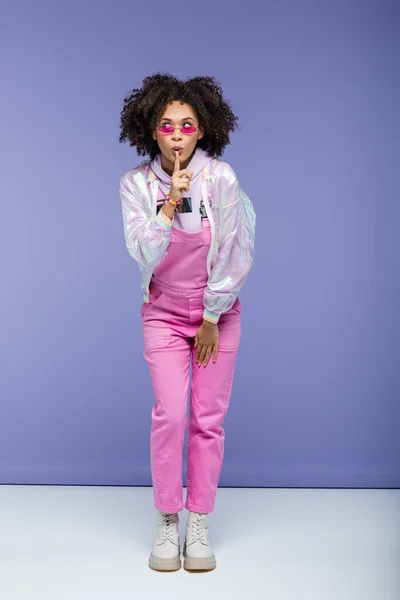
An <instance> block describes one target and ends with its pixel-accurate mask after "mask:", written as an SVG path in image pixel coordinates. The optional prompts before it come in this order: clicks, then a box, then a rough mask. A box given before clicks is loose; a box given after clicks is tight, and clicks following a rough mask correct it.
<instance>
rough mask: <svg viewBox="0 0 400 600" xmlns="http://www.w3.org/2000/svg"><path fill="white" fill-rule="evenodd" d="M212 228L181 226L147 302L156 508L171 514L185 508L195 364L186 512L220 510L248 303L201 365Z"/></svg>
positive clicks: (226, 322)
mask: <svg viewBox="0 0 400 600" xmlns="http://www.w3.org/2000/svg"><path fill="white" fill-rule="evenodd" d="M210 243H211V230H210V225H209V221H208V219H207V218H203V219H202V230H201V231H198V232H188V231H184V230H182V229H180V228H178V227H176V226H175V224H174V225H173V227H172V230H171V242H170V244H169V246H168V250H167V254H166V255H165V257H164V259H163V261H162V263H161V264H160V265H159V266H158V267H157V268H156V269H155V271H154V274H153V278H152V280H151V283H150V289H149V292H150V294H149V303H143V305H142V307H141V316H142V324H143V335H144V352H143V355H144V357H145V360H146V362H147V364H148V366H149V369H150V376H151V380H152V387H153V391H154V397H155V404H154V407H153V410H152V423H151V431H150V455H151V474H152V482H153V491H154V504H155V508H156V509H158V510H160V511H163V512H169V513H177V512H179V511H181V510H182V509H183V506H184V505H183V484H182V452H183V446H184V435H185V430H186V425H187V398H188V388H189V366H190V362H191V363H192V385H191V390H190V419H189V426H188V447H187V452H188V454H187V482H186V484H187V496H186V504H185V507H186V508H187V509H188V510H191V511H194V512H202V513H210V512H212V511H213V510H214V503H215V496H216V492H217V487H218V481H219V477H220V473H221V469H222V462H223V454H224V440H225V431H224V429H223V427H222V423H223V420H224V418H225V415H226V412H227V410H228V405H229V400H230V396H231V390H232V381H233V374H234V367H235V360H236V355H237V351H238V348H239V343H240V333H241V322H240V312H241V304H240V300H239V298H237V299H236V301H235V304H234V305H233V307H232V308H231V309H230V310H229V311H228V312H226V313H223V314H222V315H221V317H220V319H219V322H218V329H219V349H218V356H217V360H216V362H215V363H214V362H213V360H212V358H213V355H211V357H210V359H209V362H208V364H207V366H206V367H204V365H202V366H200V367H199V366H198V364H197V363H196V352H197V348H195V347H194V337H195V334H196V331H197V329H198V328H199V327H200V326H201V325H202V323H203V310H204V306H203V291H204V288H205V286H206V285H207V279H208V275H207V266H206V261H207V253H208V250H209V247H210Z"/></svg>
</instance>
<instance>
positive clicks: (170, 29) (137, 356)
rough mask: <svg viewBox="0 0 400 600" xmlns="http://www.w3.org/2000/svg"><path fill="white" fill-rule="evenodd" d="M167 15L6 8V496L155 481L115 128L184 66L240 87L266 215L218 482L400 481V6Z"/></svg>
mask: <svg viewBox="0 0 400 600" xmlns="http://www.w3.org/2000/svg"><path fill="white" fill-rule="evenodd" d="M146 6H147V5H145V3H138V2H127V1H119V2H112V3H111V2H109V3H101V2H92V3H88V2H82V1H80V2H79V3H78V2H77V1H75V2H68V3H59V2H56V3H54V2H35V3H30V2H15V1H14V2H12V3H11V2H8V3H6V4H3V5H2V24H1V35H0V45H1V46H0V49H1V65H2V94H1V100H0V102H1V104H0V118H1V158H2V169H1V181H0V186H1V187H0V192H1V219H0V227H1V230H0V233H1V235H0V240H1V276H2V294H1V306H0V309H1V310H0V318H1V323H0V326H1V329H0V331H1V335H0V340H1V355H0V365H1V367H0V368H1V371H0V378H1V387H0V395H1V414H0V482H1V483H8V484H9V483H25V484H26V483H35V484H45V483H49V484H108V485H113V484H122V485H129V484H134V485H141V484H143V485H150V484H151V478H150V465H149V431H150V412H151V407H152V404H153V395H152V388H151V381H150V376H149V374H148V371H147V365H146V363H145V361H144V358H143V356H142V350H143V342H142V329H141V321H140V313H139V310H140V305H141V302H142V295H141V291H140V272H139V269H138V268H137V265H136V263H135V262H134V260H133V259H132V258H131V257H130V256H129V254H128V251H127V249H126V247H125V239H124V236H123V223H122V212H121V205H120V199H119V195H118V185H119V178H120V177H121V176H122V175H123V174H124V173H125V172H126V171H127V170H128V169H130V168H131V167H134V166H136V165H137V164H138V163H139V162H140V161H141V160H142V157H139V156H138V155H137V154H136V150H135V149H134V148H131V147H130V146H129V145H128V144H119V143H118V136H119V115H120V111H121V109H122V101H123V98H124V96H125V95H126V94H128V93H129V92H130V90H131V89H132V88H135V87H141V82H142V79H143V78H144V77H145V76H147V75H152V74H154V73H155V72H157V71H163V72H171V73H173V74H175V75H176V76H178V77H180V78H183V79H186V78H187V77H191V76H196V75H213V76H215V77H216V78H217V80H218V81H219V82H220V83H221V85H222V87H223V89H224V94H225V96H226V98H227V99H228V100H229V101H230V102H231V103H232V107H233V110H234V112H235V114H237V115H238V116H239V122H240V129H239V130H237V131H236V132H235V133H234V134H233V135H232V138H231V141H232V144H231V146H230V147H229V148H228V149H227V150H226V152H225V154H224V155H223V157H222V159H223V160H226V161H227V162H229V163H230V164H231V165H232V167H233V168H234V170H235V171H236V173H237V175H238V177H239V180H240V184H241V187H242V188H243V189H244V190H245V192H246V193H247V194H248V195H249V197H250V198H251V199H252V201H253V203H254V206H255V209H256V213H257V232H256V252H255V260H254V263H253V268H252V270H251V273H250V275H249V277H248V280H247V282H246V285H245V287H244V288H243V290H242V292H241V294H240V298H241V300H242V304H243V312H242V317H243V332H242V343H241V346H240V350H239V355H238V361H237V366H236V371H235V379H234V387H233V392H232V397H231V405H230V408H229V410H228V414H227V417H226V420H225V427H226V446H225V461H224V467H223V470H222V474H221V479H220V485H221V486H223V485H251V486H282V487H284V486H285V487H289V486H297V487H301V486H309V487H313V486H315V487H318V486H327V487H347V486H348V487H369V486H371V487H399V486H400V436H399V425H400V419H399V415H400V408H399V398H400V372H399V371H400V369H399V367H400V351H399V340H400V336H399V333H400V331H399V330H400V318H399V317H400V310H399V306H400V277H399V275H400V273H399V270H400V269H399V243H398V239H399V226H400V210H399V191H400V177H399V157H400V144H399V136H400V126H399V105H400V93H399V51H400V41H399V40H400V36H399V24H400V19H399V4H398V3H397V2H394V1H388V0H379V1H378V0H377V1H375V2H361V1H360V2H355V1H349V0H346V1H345V2H344V1H340V2H337V1H335V2H333V1H330V2H327V1H318V2H317V1H314V2H296V1H292V2H288V1H283V2H282V1H281V2H266V3H261V2H258V1H253V2H245V3H244V4H243V6H237V5H235V4H233V3H228V2H225V3H223V2H220V3H216V2H209V1H207V2H201V3H197V4H194V5H190V6H189V5H186V6H183V5H182V4H181V3H180V2H159V1H153V2H151V3H150V4H148V7H146ZM185 458H186V452H185ZM184 464H185V461H184Z"/></svg>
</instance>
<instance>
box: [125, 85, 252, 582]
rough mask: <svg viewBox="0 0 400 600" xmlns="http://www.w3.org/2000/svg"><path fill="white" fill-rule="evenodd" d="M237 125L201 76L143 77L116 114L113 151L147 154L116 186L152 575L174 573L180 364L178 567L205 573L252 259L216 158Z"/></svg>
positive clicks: (229, 173)
mask: <svg viewBox="0 0 400 600" xmlns="http://www.w3.org/2000/svg"><path fill="white" fill-rule="evenodd" d="M236 121H237V117H235V116H234V115H233V113H232V111H231V109H230V107H229V104H228V103H227V101H226V100H224V99H223V95H222V89H221V88H220V87H219V86H218V85H217V84H216V83H215V81H214V78H212V77H195V78H193V79H189V80H186V82H182V81H180V80H178V79H176V78H175V77H173V76H172V75H168V74H167V75H165V74H160V73H158V74H155V75H153V76H151V77H146V78H145V79H144V80H143V86H142V88H141V89H134V90H133V91H132V94H131V95H130V96H128V97H127V98H125V100H124V107H123V110H122V112H121V135H120V141H121V142H124V141H126V140H128V141H129V142H130V145H131V146H136V149H137V153H138V154H139V155H145V154H148V155H149V156H150V160H143V161H142V162H141V163H140V165H138V166H136V167H134V168H132V169H130V170H129V171H128V172H127V173H125V174H124V175H123V176H122V178H121V180H120V198H121V203H122V212H123V223H124V233H125V239H126V245H127V249H128V251H129V254H130V255H131V256H132V257H133V258H134V259H135V260H136V261H137V263H138V265H139V268H140V269H141V271H142V282H141V287H142V291H143V305H142V307H141V318H142V324H143V335H144V353H143V354H144V358H145V360H146V362H147V364H148V367H149V371H150V376H151V380H152V386H153V391H154V396H155V404H154V407H153V409H152V423H151V433H150V454H151V473H152V482H153V491H154V504H155V508H156V509H157V510H158V519H157V525H158V529H157V537H156V541H155V543H154V546H153V549H152V552H151V554H150V559H149V566H150V567H151V568H152V569H155V570H159V571H168V570H169V571H171V570H177V569H179V568H180V567H181V559H180V540H179V530H178V524H179V518H178V513H179V512H180V511H181V510H183V507H184V505H183V497H182V495H183V487H182V450H183V445H184V434H185V430H186V424H187V419H186V413H187V395H188V388H189V367H190V363H192V385H191V389H190V420H189V425H188V449H187V450H188V456H187V482H186V483H187V496H186V503H185V508H187V509H188V511H189V514H188V519H187V524H186V538H185V543H184V548H183V555H184V557H185V560H184V568H185V569H186V570H189V571H192V570H194V571H196V570H211V569H214V568H215V566H216V560H215V556H214V553H213V551H212V549H211V545H210V542H209V539H208V514H209V513H210V512H212V511H213V510H214V502H215V496H216V491H217V487H218V481H219V476H220V472H221V468H222V463H223V451H224V439H225V432H224V429H223V426H222V423H223V420H224V418H225V415H226V412H227V409H228V404H229V399H230V395H231V389H232V381H233V373H234V367H235V360H236V355H237V351H238V348H239V342H240V333H241V324H240V316H241V315H240V313H241V303H240V300H239V298H238V293H239V291H240V289H241V288H242V286H243V284H244V282H245V280H246V277H247V275H248V272H249V270H250V267H251V264H252V261H253V254H254V237H255V220H256V218H255V212H254V208H253V205H252V203H251V201H250V200H249V198H248V197H247V195H246V194H245V193H244V192H243V190H241V189H240V186H239V182H238V179H237V177H236V175H235V173H234V171H233V169H232V168H231V167H230V166H229V164H228V163H226V162H224V161H222V160H219V159H218V157H219V156H221V154H222V152H223V150H224V148H225V147H226V145H227V144H229V132H230V131H233V130H234V128H235V122H236ZM210 359H212V360H210Z"/></svg>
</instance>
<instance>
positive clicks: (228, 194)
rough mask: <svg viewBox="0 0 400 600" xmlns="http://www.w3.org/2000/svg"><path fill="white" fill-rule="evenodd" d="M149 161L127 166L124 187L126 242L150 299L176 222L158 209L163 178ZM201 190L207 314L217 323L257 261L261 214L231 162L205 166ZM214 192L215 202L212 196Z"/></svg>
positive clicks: (205, 307) (123, 180)
mask: <svg viewBox="0 0 400 600" xmlns="http://www.w3.org/2000/svg"><path fill="white" fill-rule="evenodd" d="M150 162H151V161H150V160H149V159H147V160H143V161H142V162H141V163H140V165H138V166H137V167H134V168H133V169H130V170H129V171H127V172H126V173H125V174H124V175H123V176H122V177H121V179H120V187H119V195H120V198H121V203H122V215H123V224H124V233H125V240H126V247H127V249H128V252H129V254H130V255H131V256H132V257H133V258H134V259H135V261H136V262H137V263H138V265H139V268H140V270H141V271H142V280H141V289H142V291H143V302H146V303H147V302H149V284H150V280H151V277H152V274H153V271H154V269H155V267H157V266H158V265H159V264H160V263H161V262H162V260H163V258H164V256H165V254H166V252H167V249H168V245H169V243H170V239H171V229H172V224H173V220H172V221H171V220H169V219H168V218H167V217H166V215H165V218H164V213H163V211H162V210H160V211H159V212H158V213H157V212H156V207H157V194H158V179H157V177H156V175H155V174H154V173H153V171H152V170H151V169H150V166H149V165H150ZM201 194H202V199H203V202H204V207H205V211H206V213H207V217H208V220H209V223H210V229H211V245H210V249H209V252H208V256H207V272H208V282H207V286H206V287H205V289H204V295H203V305H204V315H203V317H204V319H205V320H207V321H211V322H213V323H217V322H218V320H219V317H220V315H221V313H224V312H226V311H228V310H229V309H230V308H232V306H233V304H234V302H235V300H236V298H237V296H238V294H239V291H240V290H241V288H242V287H243V284H244V282H245V280H246V278H247V275H248V273H249V270H250V267H251V265H252V262H253V258H254V240H255V226H256V215H255V211H254V207H253V204H252V202H251V200H250V199H249V198H248V196H247V195H246V194H245V192H244V191H243V190H242V189H241V188H240V186H239V181H238V178H237V176H236V174H235V172H234V171H233V169H232V167H231V166H230V165H229V164H228V163H226V162H224V161H222V160H219V159H217V158H213V159H212V160H211V161H210V162H209V163H208V164H207V165H206V166H205V167H204V169H203V170H202V184H201ZM211 198H212V202H210V204H211V206H210V204H209V202H207V200H208V199H211Z"/></svg>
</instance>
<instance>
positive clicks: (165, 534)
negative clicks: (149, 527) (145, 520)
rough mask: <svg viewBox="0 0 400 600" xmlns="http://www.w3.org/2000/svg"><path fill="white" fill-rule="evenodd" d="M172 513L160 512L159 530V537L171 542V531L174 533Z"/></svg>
mask: <svg viewBox="0 0 400 600" xmlns="http://www.w3.org/2000/svg"><path fill="white" fill-rule="evenodd" d="M172 516H173V514H172V513H162V524H163V527H162V530H161V538H162V541H163V542H164V541H165V540H169V541H170V542H173V541H174V539H173V533H174V522H173V519H172Z"/></svg>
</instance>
